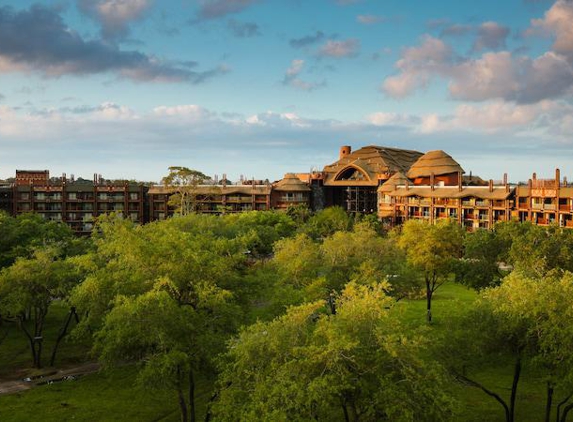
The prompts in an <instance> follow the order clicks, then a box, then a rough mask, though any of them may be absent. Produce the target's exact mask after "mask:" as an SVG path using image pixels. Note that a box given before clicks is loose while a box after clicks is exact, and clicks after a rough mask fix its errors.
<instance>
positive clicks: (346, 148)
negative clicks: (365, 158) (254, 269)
mask: <svg viewBox="0 0 573 422" xmlns="http://www.w3.org/2000/svg"><path fill="white" fill-rule="evenodd" d="M351 152H352V147H351V146H350V145H344V146H341V147H340V155H339V157H338V159H339V160H342V159H343V158H344V157H346V156H347V155H350V153H351Z"/></svg>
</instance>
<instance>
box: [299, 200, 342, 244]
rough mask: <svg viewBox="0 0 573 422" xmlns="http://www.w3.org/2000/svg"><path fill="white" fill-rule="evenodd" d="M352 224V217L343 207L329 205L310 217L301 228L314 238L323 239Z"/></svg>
mask: <svg viewBox="0 0 573 422" xmlns="http://www.w3.org/2000/svg"><path fill="white" fill-rule="evenodd" d="M351 226H352V222H351V220H350V217H349V216H348V214H347V213H346V211H344V209H342V207H328V208H325V209H323V210H321V211H318V212H317V213H315V214H314V215H313V216H312V217H310V219H309V220H308V221H307V223H306V224H305V225H304V226H303V227H302V229H301V230H302V231H303V232H304V233H307V234H308V235H309V236H310V237H312V238H313V239H323V238H325V237H327V236H330V235H332V234H334V233H336V232H337V231H345V230H349V229H350V228H351Z"/></svg>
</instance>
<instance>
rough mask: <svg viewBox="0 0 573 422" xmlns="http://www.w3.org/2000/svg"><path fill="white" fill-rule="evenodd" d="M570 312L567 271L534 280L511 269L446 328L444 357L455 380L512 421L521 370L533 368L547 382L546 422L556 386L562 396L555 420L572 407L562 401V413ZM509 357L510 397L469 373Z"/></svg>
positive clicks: (572, 282)
mask: <svg viewBox="0 0 573 422" xmlns="http://www.w3.org/2000/svg"><path fill="white" fill-rule="evenodd" d="M572 314H573V275H572V274H570V273H566V274H564V275H559V274H558V273H552V274H548V275H546V276H545V277H543V278H538V277H535V276H534V277H530V276H526V275H524V274H523V273H522V272H520V271H515V272H513V273H512V274H511V275H509V276H508V277H506V278H505V279H504V281H503V282H502V284H501V285H500V286H498V287H496V288H491V289H487V290H485V291H484V293H483V294H482V298H481V300H479V301H478V302H477V304H476V306H475V307H474V308H473V310H471V311H470V312H469V314H468V315H467V316H465V317H464V318H462V319H461V320H460V321H459V322H458V324H457V329H452V330H450V331H449V333H450V335H449V336H448V338H447V340H446V343H447V345H448V346H447V348H448V350H449V352H448V353H447V358H446V359H447V361H448V364H449V365H450V366H451V367H453V368H454V369H453V370H454V371H455V372H457V376H458V378H459V379H460V380H462V381H464V382H465V383H466V384H468V385H470V386H473V387H478V388H480V389H481V390H482V391H484V392H485V393H486V394H488V395H489V396H491V397H492V398H494V399H495V400H496V401H497V402H498V403H499V404H500V405H501V406H502V407H503V409H504V413H505V419H506V421H508V422H512V421H514V420H515V410H516V407H515V399H516V396H517V388H518V385H519V381H520V377H521V372H522V368H523V367H524V365H530V366H533V367H535V368H536V371H537V372H539V373H542V374H544V378H545V380H546V387H547V399H546V406H545V420H546V421H549V420H550V417H551V411H552V407H553V396H554V393H555V391H557V389H559V391H561V392H562V393H563V396H564V398H563V400H561V402H560V403H559V404H558V405H557V420H559V417H560V416H559V415H560V413H561V417H562V418H565V417H566V415H567V413H568V412H569V411H570V410H571V408H573V405H567V406H566V407H565V408H564V409H563V412H561V407H562V406H564V405H565V404H566V403H567V401H568V400H569V399H570V397H571V396H572V393H573V383H572V381H573V357H572V356H571V352H570V351H571V348H572V347H573V329H572V328H571V326H570V323H569V321H570V318H571V316H572ZM508 358H509V359H511V361H512V363H513V380H512V385H511V393H510V397H509V400H507V399H504V398H503V397H502V395H501V394H500V393H496V392H494V391H492V390H491V389H489V388H488V387H487V386H485V385H484V384H483V383H481V382H479V380H477V379H475V378H474V377H472V376H471V375H470V374H469V373H470V372H472V370H474V369H476V368H481V369H483V366H487V365H490V364H491V362H495V361H498V360H500V359H508ZM562 420H564V419H562Z"/></svg>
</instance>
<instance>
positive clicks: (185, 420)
mask: <svg viewBox="0 0 573 422" xmlns="http://www.w3.org/2000/svg"><path fill="white" fill-rule="evenodd" d="M176 387H177V398H178V399H179V408H180V409H181V421H182V422H188V417H187V404H186V403H185V396H184V395H183V389H182V388H181V368H180V367H177V382H176Z"/></svg>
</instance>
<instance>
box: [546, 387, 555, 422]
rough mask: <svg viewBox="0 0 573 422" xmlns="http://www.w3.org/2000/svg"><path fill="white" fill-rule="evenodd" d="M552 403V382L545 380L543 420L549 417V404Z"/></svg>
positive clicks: (547, 421)
mask: <svg viewBox="0 0 573 422" xmlns="http://www.w3.org/2000/svg"><path fill="white" fill-rule="evenodd" d="M552 404H553V384H551V381H547V400H546V402H545V422H549V420H550V418H551V405H552Z"/></svg>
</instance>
